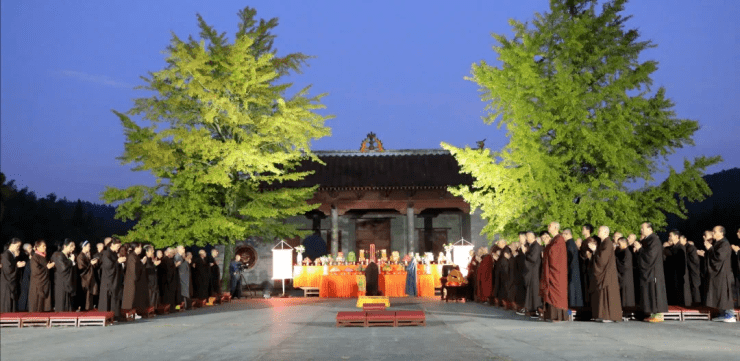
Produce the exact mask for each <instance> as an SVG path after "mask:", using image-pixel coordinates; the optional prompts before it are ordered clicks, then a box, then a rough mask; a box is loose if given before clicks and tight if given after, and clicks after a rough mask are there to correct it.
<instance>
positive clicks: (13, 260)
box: [0, 238, 26, 312]
mask: <svg viewBox="0 0 740 361" xmlns="http://www.w3.org/2000/svg"><path fill="white" fill-rule="evenodd" d="M20 253H21V240H20V239H18V238H13V239H11V240H10V245H8V249H7V250H6V251H5V252H3V254H2V265H3V267H2V269H0V312H15V311H16V306H17V303H18V287H17V285H18V276H19V274H20V272H19V271H20V270H21V269H22V268H23V267H25V266H26V262H24V261H21V260H20V259H19V257H18V256H19V255H20Z"/></svg>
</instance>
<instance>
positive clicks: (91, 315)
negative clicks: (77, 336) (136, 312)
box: [77, 312, 115, 327]
mask: <svg viewBox="0 0 740 361" xmlns="http://www.w3.org/2000/svg"><path fill="white" fill-rule="evenodd" d="M114 317H115V314H114V313H113V312H82V313H80V314H79V315H77V327H83V326H103V327H105V326H108V325H112V324H113V318H114Z"/></svg>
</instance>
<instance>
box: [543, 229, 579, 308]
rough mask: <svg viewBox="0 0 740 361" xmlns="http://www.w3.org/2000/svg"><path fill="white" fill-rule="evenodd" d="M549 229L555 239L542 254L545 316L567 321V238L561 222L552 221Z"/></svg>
mask: <svg viewBox="0 0 740 361" xmlns="http://www.w3.org/2000/svg"><path fill="white" fill-rule="evenodd" d="M547 231H548V232H549V233H550V235H551V236H552V237H553V239H552V241H550V243H548V244H547V246H545V251H544V253H543V255H542V277H540V296H542V302H544V304H545V312H544V318H545V319H546V320H551V321H552V322H558V321H565V320H568V251H567V249H566V245H565V238H563V235H561V234H560V233H559V232H560V224H559V223H557V222H552V223H550V225H548V227H547ZM576 262H577V261H576ZM579 287H580V286H579Z"/></svg>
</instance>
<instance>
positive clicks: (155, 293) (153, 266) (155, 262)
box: [144, 244, 162, 308]
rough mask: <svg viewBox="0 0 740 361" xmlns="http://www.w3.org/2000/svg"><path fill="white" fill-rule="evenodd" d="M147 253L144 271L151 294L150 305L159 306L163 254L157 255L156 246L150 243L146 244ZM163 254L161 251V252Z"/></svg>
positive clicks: (145, 250)
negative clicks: (160, 271)
mask: <svg viewBox="0 0 740 361" xmlns="http://www.w3.org/2000/svg"><path fill="white" fill-rule="evenodd" d="M144 252H145V253H146V263H145V264H144V270H145V271H144V273H145V274H146V279H147V290H148V294H149V306H151V307H155V308H156V307H157V306H159V277H158V267H159V265H160V264H161V263H162V259H161V256H160V257H156V256H155V252H154V247H153V246H152V245H150V244H148V245H146V246H144ZM160 254H161V253H160Z"/></svg>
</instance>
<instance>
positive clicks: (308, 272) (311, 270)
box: [293, 266, 324, 288]
mask: <svg viewBox="0 0 740 361" xmlns="http://www.w3.org/2000/svg"><path fill="white" fill-rule="evenodd" d="M323 275H324V266H294V268H293V287H295V288H299V287H316V288H319V287H321V276H323Z"/></svg>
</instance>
